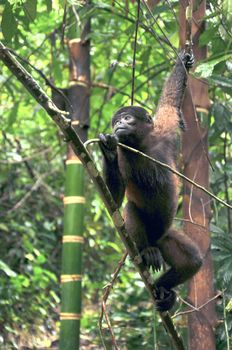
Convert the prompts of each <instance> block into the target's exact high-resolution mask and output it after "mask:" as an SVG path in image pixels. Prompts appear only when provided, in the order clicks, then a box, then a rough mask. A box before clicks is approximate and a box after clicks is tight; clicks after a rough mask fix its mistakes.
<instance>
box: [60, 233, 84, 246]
mask: <svg viewBox="0 0 232 350" xmlns="http://www.w3.org/2000/svg"><path fill="white" fill-rule="evenodd" d="M62 242H63V243H81V244H83V243H84V237H82V236H74V235H64V236H63V237H62Z"/></svg>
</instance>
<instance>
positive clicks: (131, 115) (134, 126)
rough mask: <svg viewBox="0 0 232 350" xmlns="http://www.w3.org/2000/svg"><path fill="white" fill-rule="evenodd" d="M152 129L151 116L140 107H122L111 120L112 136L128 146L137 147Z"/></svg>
mask: <svg viewBox="0 0 232 350" xmlns="http://www.w3.org/2000/svg"><path fill="white" fill-rule="evenodd" d="M153 127H154V125H153V120H152V118H151V116H150V115H149V114H148V112H147V111H146V110H145V109H144V108H142V107H137V106H130V107H122V108H120V109H119V110H118V111H117V112H116V113H115V114H114V115H113V118H112V128H113V133H114V135H116V137H117V138H118V140H119V141H120V142H122V143H125V144H128V145H139V144H140V143H141V142H142V141H143V140H144V138H145V137H146V136H147V135H148V134H149V133H151V131H152V130H153Z"/></svg>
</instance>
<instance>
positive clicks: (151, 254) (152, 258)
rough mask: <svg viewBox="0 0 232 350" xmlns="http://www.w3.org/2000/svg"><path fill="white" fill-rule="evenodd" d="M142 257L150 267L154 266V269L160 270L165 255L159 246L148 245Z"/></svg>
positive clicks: (142, 252)
mask: <svg viewBox="0 0 232 350" xmlns="http://www.w3.org/2000/svg"><path fill="white" fill-rule="evenodd" d="M140 254H141V256H142V259H143V261H144V263H145V265H147V266H148V267H150V266H151V267H152V269H153V271H159V270H160V269H161V266H162V263H163V257H162V255H161V253H160V250H159V248H157V247H147V248H145V249H143V250H142V251H141V253H140Z"/></svg>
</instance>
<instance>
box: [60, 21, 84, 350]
mask: <svg viewBox="0 0 232 350" xmlns="http://www.w3.org/2000/svg"><path fill="white" fill-rule="evenodd" d="M89 31H90V23H89V21H88V22H87V23H86V25H85V27H84V30H83V32H82V37H81V38H80V39H75V38H74V39H70V40H69V43H68V47H69V56H70V87H69V89H68V90H67V96H68V99H69V101H70V103H71V105H72V108H70V105H66V108H65V109H66V110H69V112H70V117H71V124H72V127H73V128H74V129H75V130H76V131H77V133H78V135H79V136H80V138H81V140H82V141H85V140H86V139H87V129H88V124H89V121H88V119H89V84H90V54H89V46H90V45H89V41H86V35H88V33H89ZM79 80H81V81H79ZM66 165H67V170H66V180H65V197H64V233H63V249H62V275H61V314H60V320H61V325H60V327H61V328H60V350H78V349H79V347H80V322H81V277H82V276H81V274H82V246H83V218H84V202H85V198H84V168H83V165H82V163H81V162H80V160H79V159H78V158H77V156H76V155H75V154H74V152H73V150H72V148H71V146H69V148H68V156H67V161H66Z"/></svg>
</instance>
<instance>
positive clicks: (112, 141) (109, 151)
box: [99, 134, 125, 207]
mask: <svg viewBox="0 0 232 350" xmlns="http://www.w3.org/2000/svg"><path fill="white" fill-rule="evenodd" d="M99 139H100V144H99V145H100V148H101V150H102V153H103V156H104V162H103V174H104V179H105V181H106V184H107V186H108V187H109V190H110V192H111V194H112V196H113V198H114V200H115V202H116V203H117V205H118V207H120V206H121V204H122V201H123V197H124V194H125V184H124V181H123V178H122V175H121V173H120V170H119V166H118V155H117V139H116V137H115V136H114V135H109V134H106V135H103V134H100V135H99Z"/></svg>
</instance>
